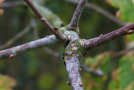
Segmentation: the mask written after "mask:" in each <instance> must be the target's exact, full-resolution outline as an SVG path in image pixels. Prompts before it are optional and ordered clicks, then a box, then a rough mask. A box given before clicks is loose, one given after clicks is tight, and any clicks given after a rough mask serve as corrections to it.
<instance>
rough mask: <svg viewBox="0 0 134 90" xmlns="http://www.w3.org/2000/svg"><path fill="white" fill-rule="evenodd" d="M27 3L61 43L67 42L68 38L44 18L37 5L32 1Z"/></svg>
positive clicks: (29, 0)
mask: <svg viewBox="0 0 134 90" xmlns="http://www.w3.org/2000/svg"><path fill="white" fill-rule="evenodd" d="M25 1H26V3H27V4H28V5H29V6H30V8H31V9H32V10H33V12H34V13H35V14H36V15H37V16H38V18H39V19H40V20H41V21H42V23H43V24H45V25H46V26H47V27H48V28H49V29H50V31H51V32H52V33H53V34H54V35H55V36H56V37H57V38H58V39H59V40H60V41H61V42H64V43H65V42H66V41H67V37H66V36H65V35H62V34H61V33H60V32H59V31H58V30H55V29H54V27H53V26H52V25H51V24H50V23H49V22H48V21H47V20H46V18H45V17H43V16H42V14H41V13H40V12H39V11H38V10H37V8H36V7H35V5H34V4H33V2H32V1H31V0H25Z"/></svg>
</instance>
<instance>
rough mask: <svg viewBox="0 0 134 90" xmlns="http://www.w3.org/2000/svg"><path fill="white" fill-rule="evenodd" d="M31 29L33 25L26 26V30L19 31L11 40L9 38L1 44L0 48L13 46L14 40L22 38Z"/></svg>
mask: <svg viewBox="0 0 134 90" xmlns="http://www.w3.org/2000/svg"><path fill="white" fill-rule="evenodd" d="M30 30H31V25H28V26H27V27H26V28H24V30H22V31H21V32H19V33H18V34H17V35H15V36H14V37H13V38H11V39H10V40H8V41H7V42H6V43H5V44H3V45H0V50H1V49H5V48H8V47H9V46H11V45H12V44H13V43H14V42H16V41H17V40H18V39H20V38H22V37H23V36H24V35H26V34H27V33H28V32H29V31H30Z"/></svg>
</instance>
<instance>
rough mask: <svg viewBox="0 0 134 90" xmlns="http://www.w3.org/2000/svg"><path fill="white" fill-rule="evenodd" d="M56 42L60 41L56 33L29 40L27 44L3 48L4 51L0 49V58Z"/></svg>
mask: <svg viewBox="0 0 134 90" xmlns="http://www.w3.org/2000/svg"><path fill="white" fill-rule="evenodd" d="M56 42H58V40H57V39H56V38H55V36H54V35H51V36H48V37H45V38H42V39H38V40H35V41H32V42H29V43H26V44H22V45H19V46H16V47H13V48H9V49H5V50H2V51H0V59H1V58H4V57H9V56H10V55H12V56H16V55H17V54H18V53H20V52H24V51H27V50H30V49H35V48H39V47H43V46H47V45H51V44H54V43H56Z"/></svg>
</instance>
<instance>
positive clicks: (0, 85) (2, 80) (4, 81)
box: [0, 74, 16, 90]
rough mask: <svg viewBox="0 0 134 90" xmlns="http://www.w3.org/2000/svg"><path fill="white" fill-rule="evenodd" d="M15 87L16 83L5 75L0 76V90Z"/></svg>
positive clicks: (9, 89) (8, 89)
mask: <svg viewBox="0 0 134 90" xmlns="http://www.w3.org/2000/svg"><path fill="white" fill-rule="evenodd" d="M15 86H16V81H15V80H14V79H13V78H12V77H10V76H7V75H2V74H0V90H11V89H12V88H13V87H15Z"/></svg>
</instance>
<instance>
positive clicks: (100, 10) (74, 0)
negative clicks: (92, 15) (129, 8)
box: [65, 0, 128, 26]
mask: <svg viewBox="0 0 134 90" xmlns="http://www.w3.org/2000/svg"><path fill="white" fill-rule="evenodd" d="M65 1H67V2H71V3H74V4H78V1H79V0H65ZM85 7H86V8H88V9H91V10H94V11H96V12H97V13H99V14H101V15H103V16H105V17H107V18H108V19H110V20H111V21H113V22H115V23H117V24H118V25H120V26H125V25H127V24H128V23H125V22H123V21H120V20H119V19H118V18H116V17H115V16H114V15H112V14H111V13H110V12H108V11H106V10H105V9H103V8H101V7H99V6H97V5H94V4H92V3H88V2H87V3H86V4H85Z"/></svg>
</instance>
